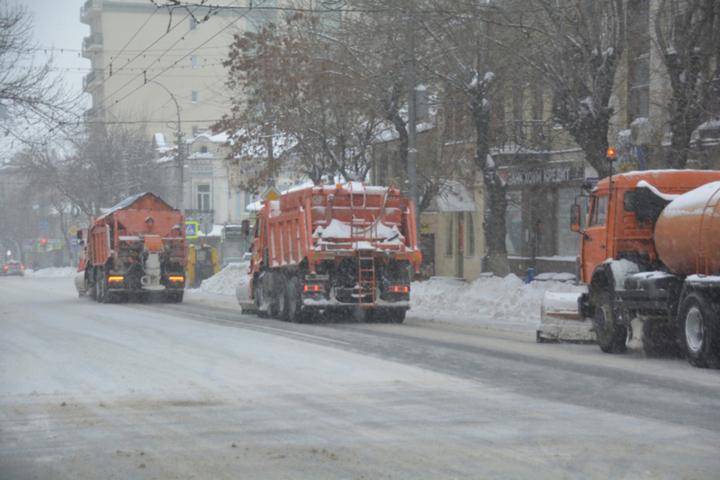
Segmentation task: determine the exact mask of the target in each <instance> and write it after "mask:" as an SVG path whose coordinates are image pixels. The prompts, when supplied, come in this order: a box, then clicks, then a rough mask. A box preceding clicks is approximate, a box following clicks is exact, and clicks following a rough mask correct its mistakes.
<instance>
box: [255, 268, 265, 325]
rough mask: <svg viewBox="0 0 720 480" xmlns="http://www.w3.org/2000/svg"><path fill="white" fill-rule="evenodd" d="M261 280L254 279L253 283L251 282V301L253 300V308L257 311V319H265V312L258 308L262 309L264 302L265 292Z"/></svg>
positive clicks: (259, 278) (258, 278)
mask: <svg viewBox="0 0 720 480" xmlns="http://www.w3.org/2000/svg"><path fill="white" fill-rule="evenodd" d="M263 279H264V276H262V277H257V278H255V281H254V282H253V299H255V307H256V308H257V311H258V317H260V318H266V317H267V311H262V310H261V309H260V307H262V305H263V303H264V302H265V291H264V289H263V283H264V282H263Z"/></svg>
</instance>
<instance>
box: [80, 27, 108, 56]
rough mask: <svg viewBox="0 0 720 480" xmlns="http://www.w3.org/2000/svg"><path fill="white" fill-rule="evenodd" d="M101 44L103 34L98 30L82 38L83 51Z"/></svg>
mask: <svg viewBox="0 0 720 480" xmlns="http://www.w3.org/2000/svg"><path fill="white" fill-rule="evenodd" d="M102 44H103V36H102V33H100V32H95V33H93V34H92V35H90V36H89V37H85V38H83V48H82V51H83V53H85V52H87V51H88V50H90V49H93V48H95V47H101V46H102Z"/></svg>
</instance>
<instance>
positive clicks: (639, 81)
mask: <svg viewBox="0 0 720 480" xmlns="http://www.w3.org/2000/svg"><path fill="white" fill-rule="evenodd" d="M649 8H650V7H649V2H648V0H633V1H631V2H630V3H629V4H628V59H629V64H630V65H629V70H630V71H629V82H628V83H629V85H628V89H629V91H628V119H627V122H628V124H630V123H632V121H633V120H635V119H636V118H642V117H645V118H647V117H648V115H649V110H650V61H649V57H650V10H649Z"/></svg>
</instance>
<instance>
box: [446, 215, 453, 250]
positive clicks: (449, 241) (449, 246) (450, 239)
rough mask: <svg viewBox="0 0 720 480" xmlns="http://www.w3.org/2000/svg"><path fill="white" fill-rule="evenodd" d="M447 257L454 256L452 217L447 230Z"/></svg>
mask: <svg viewBox="0 0 720 480" xmlns="http://www.w3.org/2000/svg"><path fill="white" fill-rule="evenodd" d="M445 256H446V257H452V256H453V217H452V214H451V215H450V221H449V222H448V229H447V244H446V245H445Z"/></svg>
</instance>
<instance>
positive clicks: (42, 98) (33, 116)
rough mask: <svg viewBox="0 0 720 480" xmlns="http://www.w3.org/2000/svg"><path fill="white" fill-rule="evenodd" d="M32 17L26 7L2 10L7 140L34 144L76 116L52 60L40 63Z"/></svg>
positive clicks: (0, 89)
mask: <svg viewBox="0 0 720 480" xmlns="http://www.w3.org/2000/svg"><path fill="white" fill-rule="evenodd" d="M32 28H33V27H32V15H30V14H29V13H28V11H27V9H26V8H25V7H19V6H15V7H10V6H8V5H7V3H4V2H3V5H1V6H0V106H1V107H2V108H4V109H6V110H7V111H6V114H5V118H4V119H0V122H1V123H0V126H1V127H2V129H3V130H4V131H3V134H4V135H5V136H9V137H12V138H14V139H16V140H18V141H20V142H23V143H26V144H27V143H33V142H34V141H35V139H34V138H33V137H36V136H37V135H38V132H40V133H44V131H43V130H42V129H43V128H44V129H48V128H50V129H59V128H61V127H62V126H66V125H68V124H69V123H73V122H72V121H71V120H68V119H69V118H70V119H73V118H74V119H75V120H77V116H75V117H73V116H68V114H69V111H70V110H71V109H72V107H73V106H74V104H73V102H71V101H70V97H69V96H68V95H67V94H65V93H64V91H63V85H62V82H61V81H58V79H57V77H56V76H54V75H52V60H49V61H47V62H45V63H38V61H37V59H36V54H37V53H38V48H37V47H36V46H35V44H34V43H33V40H32Z"/></svg>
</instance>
